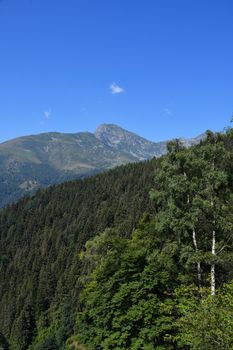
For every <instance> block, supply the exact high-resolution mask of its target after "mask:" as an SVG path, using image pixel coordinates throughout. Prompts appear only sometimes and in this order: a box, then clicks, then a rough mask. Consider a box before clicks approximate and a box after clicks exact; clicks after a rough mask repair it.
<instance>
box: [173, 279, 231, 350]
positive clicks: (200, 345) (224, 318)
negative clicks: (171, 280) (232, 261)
mask: <svg viewBox="0 0 233 350" xmlns="http://www.w3.org/2000/svg"><path fill="white" fill-rule="evenodd" d="M177 300H178V304H177V307H178V310H179V312H180V318H179V319H178V321H177V322H176V326H177V327H178V334H177V336H176V340H177V342H178V345H179V346H180V347H181V348H182V347H183V346H187V345H188V346H189V348H190V349H193V350H213V349H219V350H221V349H222V350H232V349H233V338H232V334H233V283H231V284H228V285H225V286H224V287H223V288H222V289H221V290H219V292H218V293H217V295H216V296H215V297H212V296H210V295H209V293H207V292H206V290H202V291H201V292H200V291H197V290H195V288H192V289H190V288H184V287H181V288H180V289H179V290H178V291H177Z"/></svg>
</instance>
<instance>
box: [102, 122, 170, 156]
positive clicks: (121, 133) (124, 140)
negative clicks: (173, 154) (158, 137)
mask: <svg viewBox="0 0 233 350" xmlns="http://www.w3.org/2000/svg"><path fill="white" fill-rule="evenodd" d="M95 136H96V138H98V139H99V140H100V141H102V142H103V143H104V144H105V145H107V146H109V147H111V148H113V149H115V150H118V151H119V152H125V153H127V154H129V155H131V156H133V157H135V158H137V159H138V160H145V159H150V158H152V157H160V156H161V155H163V154H165V153H166V145H167V141H162V142H156V143H155V142H151V141H148V140H146V139H144V138H142V137H140V136H138V135H136V134H134V133H132V132H129V131H127V130H124V129H122V128H121V127H119V126H117V125H114V124H103V125H100V126H99V127H98V128H97V129H96V131H95Z"/></svg>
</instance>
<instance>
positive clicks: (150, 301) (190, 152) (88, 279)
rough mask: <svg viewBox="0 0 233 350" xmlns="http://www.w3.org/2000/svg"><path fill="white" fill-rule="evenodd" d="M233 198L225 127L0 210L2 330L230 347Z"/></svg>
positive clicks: (129, 343) (84, 344)
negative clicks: (150, 157)
mask: <svg viewBox="0 0 233 350" xmlns="http://www.w3.org/2000/svg"><path fill="white" fill-rule="evenodd" d="M232 206H233V131H232V129H229V130H228V131H227V132H226V134H224V135H223V134H213V133H211V132H208V133H207V139H206V140H205V141H202V142H201V143H200V145H197V146H195V147H191V148H189V149H185V148H184V147H183V144H182V143H181V142H179V140H176V141H174V142H170V143H169V144H168V155H167V156H164V157H162V158H160V159H157V160H155V159H154V160H152V161H147V162H144V163H138V164H131V165H128V166H122V167H119V168H116V169H114V170H111V171H109V172H107V173H105V174H101V175H97V176H95V177H93V178H89V179H85V180H82V181H81V180H79V181H74V182H69V183H65V184H63V185H59V186H53V187H50V188H49V189H47V190H42V191H40V192H38V193H37V194H36V195H35V196H34V197H33V198H31V199H23V200H21V201H20V202H19V203H17V204H14V205H12V206H9V207H8V208H6V209H4V210H2V211H1V214H0V235H1V236H0V239H1V240H0V259H1V260H0V261H1V263H0V264H1V265H0V286H1V289H0V332H1V333H2V335H3V336H4V341H7V342H8V343H9V344H10V347H11V348H12V349H15V350H24V349H25V350H26V349H31V350H39V349H40V350H42V349H43V350H52V349H54V350H55V349H65V348H66V349H73V348H76V349H80V350H83V349H86V350H92V349H93V350H94V349H98V350H100V349H103V350H108V349H117V350H124V349H125V350H126V349H131V350H140V349H145V350H152V349H157V350H163V349H164V350H165V349H171V350H178V349H179V350H188V349H196V350H198V349H203V350H204V349H205V350H208V349H209V350H213V349H225V350H227V349H233V340H232V334H233V321H232V320H233V302H232V300H233V286H232V284H231V281H232V279H233V272H232V271H233V256H232V253H233V236H232V232H233V213H232ZM6 344H7V343H6ZM6 346H7V345H6Z"/></svg>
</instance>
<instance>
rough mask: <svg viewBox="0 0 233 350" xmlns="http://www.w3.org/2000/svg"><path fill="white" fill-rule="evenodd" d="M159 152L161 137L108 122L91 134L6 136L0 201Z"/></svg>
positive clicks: (161, 150) (1, 153)
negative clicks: (147, 136) (153, 138)
mask: <svg viewBox="0 0 233 350" xmlns="http://www.w3.org/2000/svg"><path fill="white" fill-rule="evenodd" d="M185 142H186V143H187V145H190V144H193V143H195V142H196V139H193V140H192V141H188V140H186V141H185ZM165 153H166V142H158V143H154V142H151V141H148V140H146V139H144V138H142V137H140V136H138V135H136V134H134V133H131V132H129V131H127V130H124V129H122V128H120V127H119V126H117V125H112V124H110V125H108V124H104V125H101V126H99V127H98V128H97V130H96V132H95V133H94V134H92V133H89V132H80V133H75V134H64V133H57V132H51V133H45V134H40V135H32V136H25V137H20V138H17V139H14V140H10V141H7V142H4V143H2V144H0V207H2V206H4V205H6V204H7V203H9V202H12V201H15V200H17V199H18V198H20V197H22V196H23V195H28V194H33V193H34V192H35V191H36V190H37V189H38V188H41V187H46V186H49V185H51V184H55V183H61V182H63V181H65V180H69V179H74V178H80V177H84V176H88V175H93V174H96V173H98V172H102V171H104V170H107V169H110V168H113V167H115V166H117V165H122V164H127V163H130V162H138V161H140V160H145V159H151V158H153V157H159V156H161V155H163V154H165Z"/></svg>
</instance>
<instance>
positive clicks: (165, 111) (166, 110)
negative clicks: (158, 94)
mask: <svg viewBox="0 0 233 350" xmlns="http://www.w3.org/2000/svg"><path fill="white" fill-rule="evenodd" d="M163 111H164V113H165V114H166V115H172V111H171V110H170V109H169V108H164V110H163Z"/></svg>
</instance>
